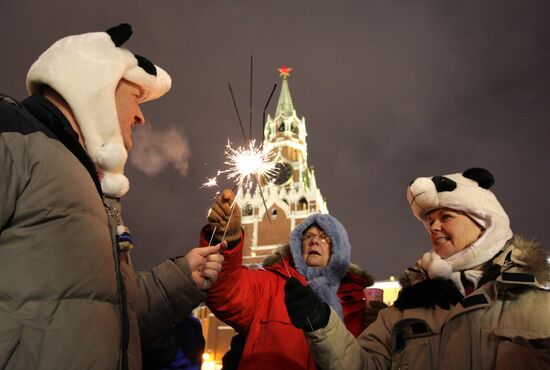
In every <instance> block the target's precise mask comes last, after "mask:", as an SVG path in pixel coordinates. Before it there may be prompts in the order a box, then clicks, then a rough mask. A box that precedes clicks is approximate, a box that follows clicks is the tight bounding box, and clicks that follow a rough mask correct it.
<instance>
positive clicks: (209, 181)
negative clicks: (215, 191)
mask: <svg viewBox="0 0 550 370" xmlns="http://www.w3.org/2000/svg"><path fill="white" fill-rule="evenodd" d="M206 180H207V181H206V182H205V183H203V184H202V186H201V188H212V187H214V186H218V179H217V178H216V177H212V178H210V177H207V178H206Z"/></svg>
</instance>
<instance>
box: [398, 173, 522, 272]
mask: <svg viewBox="0 0 550 370" xmlns="http://www.w3.org/2000/svg"><path fill="white" fill-rule="evenodd" d="M493 183H494V179H493V175H492V174H491V173H490V172H489V171H487V170H485V169H483V168H470V169H468V170H466V171H464V172H463V173H454V174H450V175H444V176H434V177H431V178H430V177H419V178H417V179H416V180H414V181H413V182H412V183H411V185H410V186H409V187H408V188H407V199H408V201H409V205H410V207H411V209H412V212H413V214H414V215H415V216H416V217H417V218H418V219H419V220H420V221H422V222H423V223H424V222H425V218H426V216H427V214H428V212H430V211H432V210H435V209H438V208H450V209H454V210H458V211H462V212H464V213H466V214H467V215H468V216H470V217H471V218H472V219H473V220H474V221H475V222H477V223H478V224H479V225H481V226H482V227H483V228H484V229H485V232H484V233H483V235H481V237H480V238H479V239H478V240H476V241H475V242H474V243H473V244H472V245H470V246H469V247H467V248H465V249H464V250H462V251H460V252H458V253H456V254H454V255H452V256H450V257H448V258H446V259H441V257H439V256H438V255H437V254H435V252H433V251H432V252H428V253H425V254H424V256H423V257H422V258H421V259H420V260H419V264H420V265H421V266H422V267H423V268H424V269H425V270H426V271H427V272H428V275H429V276H430V277H431V278H435V277H440V278H452V279H453V281H455V280H456V278H459V277H457V276H456V272H457V271H463V270H469V269H472V268H474V267H476V266H479V265H481V264H483V263H485V262H487V261H489V260H490V259H491V258H493V257H494V256H495V255H496V254H497V253H498V252H499V251H500V250H501V249H502V248H504V245H505V244H506V242H507V241H508V240H509V239H510V238H511V237H512V230H511V229H510V220H509V219H508V215H507V214H506V212H505V211H504V209H503V208H502V206H501V205H500V203H499V202H498V200H497V198H496V197H495V195H494V194H493V193H492V192H491V191H490V190H489V188H490V187H491V186H492V185H493ZM452 275H455V276H452Z"/></svg>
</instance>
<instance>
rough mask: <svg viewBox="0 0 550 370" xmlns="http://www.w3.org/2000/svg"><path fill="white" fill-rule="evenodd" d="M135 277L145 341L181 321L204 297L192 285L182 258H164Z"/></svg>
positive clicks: (141, 328)
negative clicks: (158, 263) (161, 261)
mask: <svg viewBox="0 0 550 370" xmlns="http://www.w3.org/2000/svg"><path fill="white" fill-rule="evenodd" d="M136 278H137V289H138V296H139V298H138V299H139V304H140V308H141V309H140V317H139V322H140V334H141V338H142V341H143V342H145V343H147V342H149V341H151V340H153V339H155V338H156V337H158V336H159V335H162V334H164V333H165V332H167V331H168V330H170V328H172V327H173V326H174V325H176V324H177V323H178V322H180V321H182V320H184V319H185V318H186V317H187V316H188V315H189V314H190V313H191V312H192V311H193V309H194V308H195V307H197V306H198V305H199V304H200V303H201V302H202V301H204V299H205V298H206V295H205V293H204V292H203V291H201V290H199V289H198V288H197V287H196V286H195V283H194V281H193V279H192V277H191V269H190V267H189V263H188V262H187V260H186V258H185V257H179V258H174V259H169V260H166V261H164V262H163V263H161V264H160V265H158V266H156V267H155V268H153V269H152V270H151V271H147V272H138V273H137V274H136Z"/></svg>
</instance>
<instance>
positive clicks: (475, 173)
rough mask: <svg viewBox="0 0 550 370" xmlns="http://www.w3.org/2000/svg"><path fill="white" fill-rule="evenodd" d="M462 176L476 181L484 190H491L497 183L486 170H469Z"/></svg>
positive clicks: (477, 168) (476, 168) (475, 168)
mask: <svg viewBox="0 0 550 370" xmlns="http://www.w3.org/2000/svg"><path fill="white" fill-rule="evenodd" d="M462 176H464V177H466V178H468V179H470V180H474V181H476V182H477V183H478V185H479V186H481V187H482V188H483V189H489V188H490V187H491V186H493V184H494V183H495V179H494V177H493V175H492V174H491V172H489V171H487V170H486V169H485V168H479V167H474V168H468V169H467V170H466V171H464V172H463V173H462Z"/></svg>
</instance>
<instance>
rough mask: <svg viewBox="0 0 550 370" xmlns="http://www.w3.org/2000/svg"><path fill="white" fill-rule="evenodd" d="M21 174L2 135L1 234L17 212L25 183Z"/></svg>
mask: <svg viewBox="0 0 550 370" xmlns="http://www.w3.org/2000/svg"><path fill="white" fill-rule="evenodd" d="M0 123H1V122H0ZM21 139H22V137H21ZM20 172H21V171H20V169H18V166H17V163H16V161H15V159H14V157H13V153H12V150H11V148H10V144H9V143H8V141H7V137H6V136H5V135H3V134H1V133H0V174H1V175H0V177H1V178H0V232H1V231H2V230H4V229H5V228H6V227H7V226H8V223H9V221H10V219H11V218H12V216H13V214H14V212H15V204H16V202H17V198H18V196H19V193H20V191H21V189H20V188H21V186H22V185H21V184H22V183H23V179H22V175H21V173H20Z"/></svg>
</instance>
